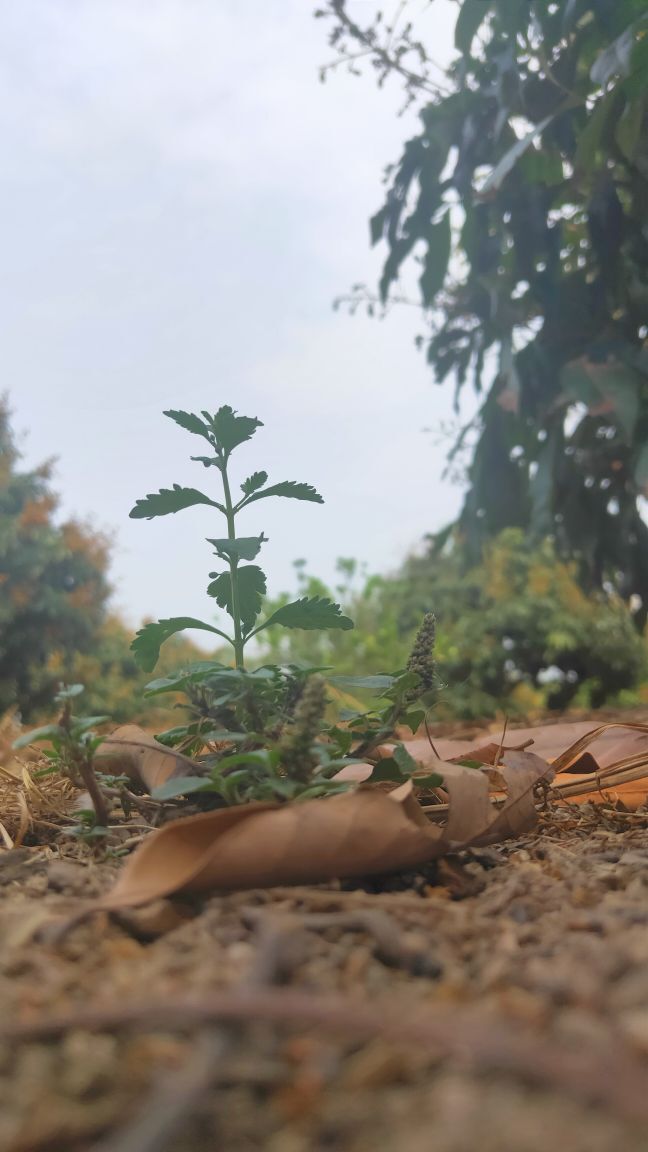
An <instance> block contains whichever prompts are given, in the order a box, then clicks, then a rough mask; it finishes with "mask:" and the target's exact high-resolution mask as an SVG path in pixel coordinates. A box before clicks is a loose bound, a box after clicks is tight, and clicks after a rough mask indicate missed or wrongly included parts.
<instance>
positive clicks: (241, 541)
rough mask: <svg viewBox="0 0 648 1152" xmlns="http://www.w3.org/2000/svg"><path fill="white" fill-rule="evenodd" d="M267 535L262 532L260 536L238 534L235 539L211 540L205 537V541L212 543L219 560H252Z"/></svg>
mask: <svg viewBox="0 0 648 1152" xmlns="http://www.w3.org/2000/svg"><path fill="white" fill-rule="evenodd" d="M267 539H268V537H267V536H265V535H264V533H263V532H262V533H261V535H260V536H240V537H239V538H238V539H236V540H212V539H211V537H209V536H208V537H207V543H208V544H213V545H214V548H215V549H216V554H217V555H218V556H219V557H220V559H221V560H229V559H230V558H235V559H236V560H254V558H255V556H258V554H259V552H260V551H261V545H262V544H265V543H266V542H267Z"/></svg>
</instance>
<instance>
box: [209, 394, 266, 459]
mask: <svg viewBox="0 0 648 1152" xmlns="http://www.w3.org/2000/svg"><path fill="white" fill-rule="evenodd" d="M257 428H263V423H262V421H261V420H257V419H256V417H254V416H237V414H236V412H235V411H234V409H233V408H230V406H229V404H224V405H223V407H222V408H219V409H218V412H217V413H216V415H215V416H213V417H212V429H213V432H214V435H215V437H216V441H217V443H218V446H219V448H220V449H221V451H222V452H223V455H224V456H225V457H227V456H229V454H230V452H233V450H234V449H235V448H237V447H238V445H239V444H243V443H244V442H245V441H246V440H251V439H252V437H253V436H254V433H255V432H256V430H257Z"/></svg>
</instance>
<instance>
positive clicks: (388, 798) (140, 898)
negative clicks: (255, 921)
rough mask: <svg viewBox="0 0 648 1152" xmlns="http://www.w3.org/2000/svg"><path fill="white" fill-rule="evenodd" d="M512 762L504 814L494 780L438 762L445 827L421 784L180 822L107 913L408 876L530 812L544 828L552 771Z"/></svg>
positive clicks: (522, 825)
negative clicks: (542, 783)
mask: <svg viewBox="0 0 648 1152" xmlns="http://www.w3.org/2000/svg"><path fill="white" fill-rule="evenodd" d="M512 755H514V756H515V757H517V760H516V761H515V762H513V763H510V764H508V763H503V764H502V765H501V766H500V767H499V768H498V770H497V773H498V776H497V788H498V793H499V795H498V803H497V804H493V803H492V802H491V800H490V798H489V785H490V781H489V778H488V774H487V771H486V770H484V771H482V770H479V769H470V768H464V767H463V766H462V765H458V764H447V763H444V762H440V761H437V760H436V758H433V761H434V763H433V767H434V770H435V771H436V770H438V771H439V772H440V774H441V775H443V777H444V787H445V788H446V790H447V792H448V797H449V806H448V813H447V822H446V824H445V825H439V824H436V823H435V824H433V823H431V822H430V821H429V820H428V819H427V817H426V815H425V813H424V811H423V809H422V808H421V806H420V804H419V803H418V801H417V799H416V797H415V795H414V784H413V783H412V781H408V782H407V783H405V784H403V785H401V786H400V787H399V788H396V789H395V790H394V791H392V792H385V791H383V790H381V789H380V788H372V787H371V786H368V787H361V788H360V789H359V790H357V791H355V792H349V793H345V794H343V795H339V796H333V797H330V798H327V799H317V800H307V801H304V802H294V803H291V804H285V805H281V806H278V805H273V804H246V805H240V806H238V807H234V808H227V809H220V810H218V811H214V812H206V813H201V814H200V815H198V816H188V817H185V818H184V819H179V820H174V821H173V822H172V823H170V824H167V825H165V826H164V827H163V828H160V829H158V830H157V831H155V832H152V833H151V834H150V835H149V836H148V837H147V838H146V839H145V840H144V841H143V842H142V844H141V845H140V846H139V847H138V848H137V849H136V851H135V852H134V853H133V855H132V856H131V857H130V858H129V859H128V861H127V863H126V865H125V867H124V870H123V872H122V873H121V875H120V877H119V879H118V881H117V884H116V885H115V887H114V888H113V890H112V892H110V893H108V895H107V897H105V898H104V899H103V900H102V901H101V903H100V907H102V908H123V907H130V906H135V905H137V904H143V903H146V902H148V901H149V900H153V899H155V898H157V897H161V896H168V895H170V894H171V893H179V892H183V893H194V892H206V891H211V890H220V891H227V890H230V891H231V890H234V889H243V888H254V887H258V886H263V887H271V886H274V885H284V884H285V885H288V884H313V883H318V882H322V881H325V880H331V879H335V878H344V877H360V876H368V875H372V874H374V875H375V874H378V873H383V872H397V871H403V870H405V869H408V868H415V867H417V866H420V865H422V864H425V863H427V862H428V861H430V860H433V859H435V858H436V857H438V856H441V855H443V854H444V853H446V852H448V851H449V850H451V849H452V850H456V849H457V847H464V846H466V845H468V844H487V843H490V842H491V840H492V839H494V838H502V837H503V836H506V835H512V834H516V833H519V832H521V831H524V830H526V828H528V827H529V826H530V813H531V812H533V819H535V808H534V807H533V799H532V796H531V792H532V789H533V785H534V784H536V783H537V782H538V780H540V779H542V778H545V779H549V778H551V776H552V769H551V768H550V767H549V766H548V765H547V764H546V763H544V762H543V761H542V760H540V759H539V757H537V756H533V755H531V754H529V753H524V752H517V753H513V754H512ZM507 759H508V757H505V760H507ZM527 793H528V794H529V795H528V797H527ZM507 813H508V814H507Z"/></svg>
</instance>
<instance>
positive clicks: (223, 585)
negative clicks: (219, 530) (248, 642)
mask: <svg viewBox="0 0 648 1152" xmlns="http://www.w3.org/2000/svg"><path fill="white" fill-rule="evenodd" d="M237 579H238V593H239V612H240V617H241V624H242V625H243V631H244V632H249V631H250V629H252V628H253V627H254V623H255V620H256V618H257V616H258V615H259V612H260V611H261V603H262V601H263V597H264V596H265V593H266V577H265V573H264V572H262V570H261V569H260V568H258V567H257V566H256V564H246V565H245V566H244V567H243V568H237ZM207 594H208V595H209V596H213V597H214V599H215V600H216V603H217V604H218V605H220V607H221V608H224V609H225V611H226V612H229V614H230V616H233V611H232V577H231V573H229V572H221V574H220V576H217V577H216V579H215V580H212V582H211V584H210V585H209V587H208V588H207Z"/></svg>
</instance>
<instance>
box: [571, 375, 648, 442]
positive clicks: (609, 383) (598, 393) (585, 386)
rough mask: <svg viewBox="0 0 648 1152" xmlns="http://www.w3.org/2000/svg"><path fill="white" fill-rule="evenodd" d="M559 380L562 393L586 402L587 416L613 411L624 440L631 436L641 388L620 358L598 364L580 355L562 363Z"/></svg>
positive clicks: (636, 377)
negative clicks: (588, 414)
mask: <svg viewBox="0 0 648 1152" xmlns="http://www.w3.org/2000/svg"><path fill="white" fill-rule="evenodd" d="M560 382H561V385H562V388H563V394H564V396H566V397H567V398H568V399H570V400H575V401H577V402H580V403H582V404H585V405H587V408H588V409H589V411H590V414H591V415H593V416H597V415H602V414H604V413H605V412H611V413H614V416H615V417H616V419H617V421H618V423H619V425H620V427H621V430H622V431H623V432H624V434H625V436H626V438H627V440H628V441H631V440H632V439H633V436H634V430H635V425H636V423H637V417H638V414H639V395H640V390H641V382H640V377H639V375H638V373H637V372H636V371H635V369H633V368H631V367H630V366H629V365H628V364H626V363H625V362H624V361H623V360H617V359H610V360H607V361H605V362H604V363H603V364H599V363H596V362H594V361H592V360H588V359H587V358H586V357H585V356H581V357H580V358H579V359H578V360H571V361H569V363H568V364H566V365H565V367H564V368H563V370H562V372H561V375H560Z"/></svg>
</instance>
